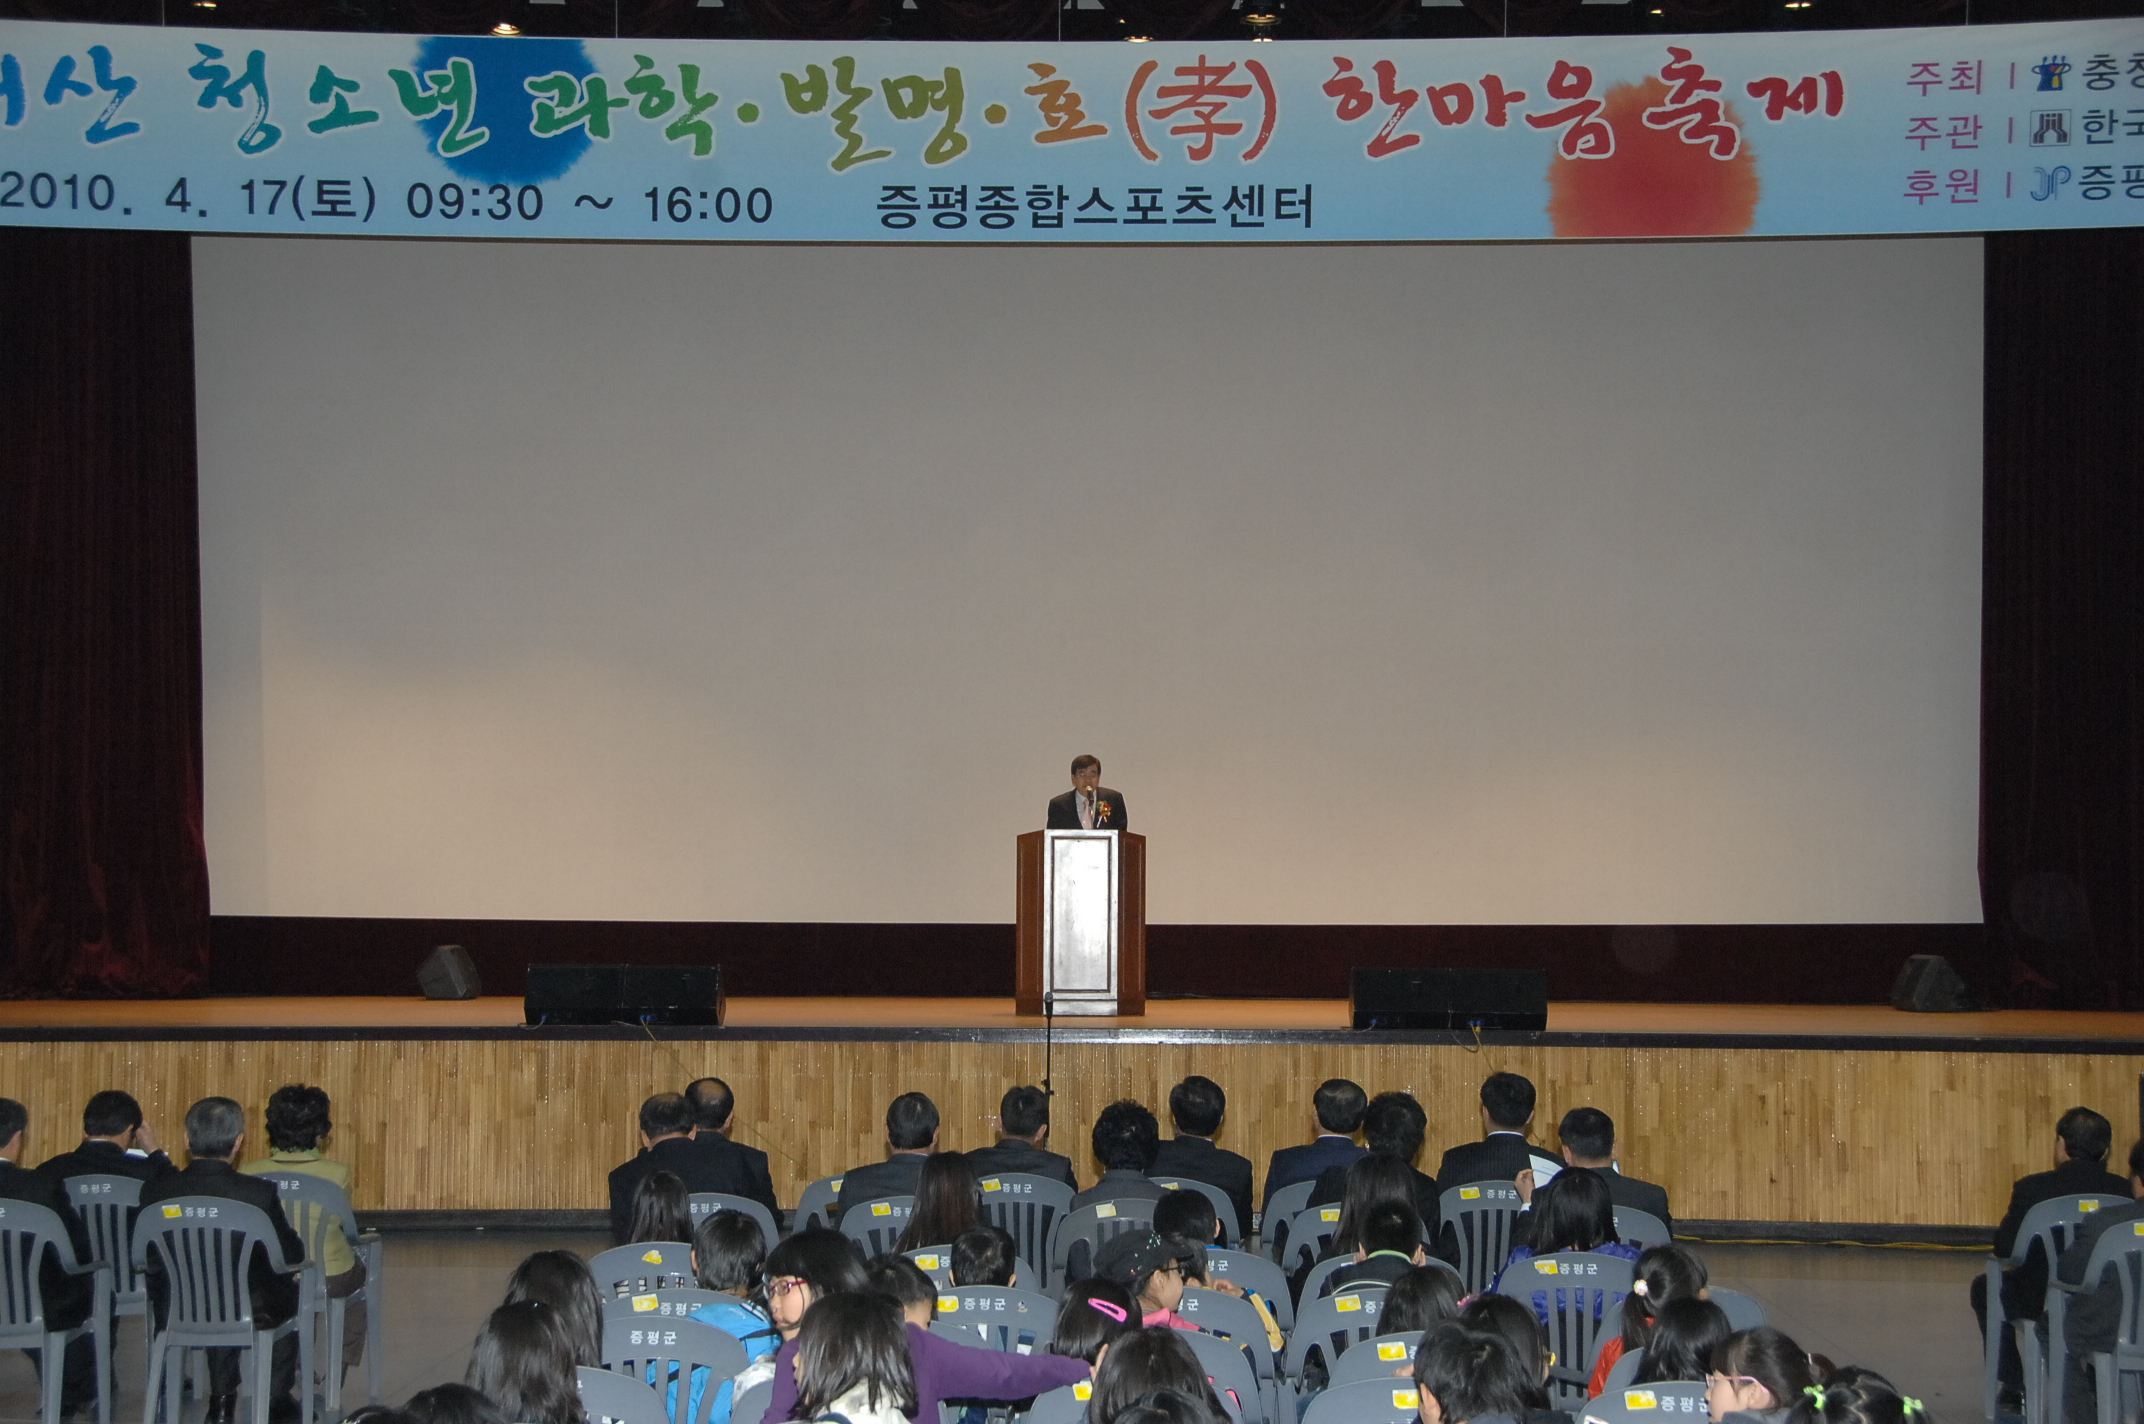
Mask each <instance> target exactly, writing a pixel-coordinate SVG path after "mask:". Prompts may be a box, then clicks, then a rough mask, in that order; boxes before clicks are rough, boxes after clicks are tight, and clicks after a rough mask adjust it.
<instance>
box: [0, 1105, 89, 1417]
mask: <svg viewBox="0 0 2144 1424" xmlns="http://www.w3.org/2000/svg"><path fill="white" fill-rule="evenodd" d="M29 1127H30V1111H29V1109H28V1108H25V1107H24V1106H23V1105H22V1104H21V1103H18V1102H16V1101H15V1100H14V1099H13V1098H0V1139H5V1140H4V1141H0V1197H4V1198H6V1199H7V1200H9V1201H19V1202H29V1203H30V1204H31V1205H33V1206H41V1207H44V1208H46V1209H48V1210H49V1211H51V1212H52V1214H53V1215H54V1216H57V1217H58V1218H59V1219H60V1225H61V1226H63V1227H65V1228H66V1230H67V1240H68V1242H69V1244H70V1245H72V1246H73V1247H74V1258H75V1260H77V1261H79V1262H85V1263H86V1262H87V1261H88V1260H89V1258H90V1256H91V1254H92V1252H91V1249H90V1244H89V1229H88V1228H87V1227H85V1226H84V1225H82V1218H81V1217H80V1216H77V1215H76V1214H75V1209H74V1207H73V1205H72V1204H70V1203H69V1202H68V1200H67V1193H66V1192H65V1191H63V1190H61V1188H60V1179H59V1178H58V1177H55V1176H52V1175H51V1174H50V1173H48V1172H46V1171H44V1170H43V1169H41V1168H40V1169H39V1170H37V1171H34V1172H33V1171H30V1170H29V1169H28V1168H25V1167H23V1166H22V1165H21V1162H22V1149H23V1141H24V1138H25V1137H26V1136H27V1135H28V1132H29ZM37 1279H38V1285H39V1287H40V1289H41V1293H42V1295H43V1296H44V1302H45V1321H46V1323H47V1325H48V1326H49V1327H50V1328H52V1329H55V1330H71V1329H73V1328H74V1327H75V1326H77V1325H80V1324H81V1323H82V1322H83V1321H85V1320H87V1319H89V1312H90V1308H91V1307H92V1306H93V1305H95V1304H96V1294H95V1287H94V1285H93V1284H92V1283H91V1280H90V1278H89V1277H88V1276H76V1275H70V1274H69V1273H68V1272H67V1271H65V1270H64V1269H62V1268H61V1266H60V1263H59V1253H58V1251H57V1250H56V1249H48V1250H47V1251H46V1252H45V1256H44V1259H43V1260H42V1261H40V1262H39V1263H38V1267H37ZM23 1353H24V1354H26V1355H28V1356H29V1357H30V1362H31V1363H32V1364H34V1365H36V1366H37V1367H38V1375H39V1377H40V1378H42V1377H43V1375H44V1361H42V1360H40V1359H39V1358H38V1356H39V1354H40V1353H42V1352H40V1351H37V1350H25V1351H23ZM60 1371H61V1373H60V1413H61V1414H63V1415H67V1414H73V1413H75V1412H76V1411H78V1410H81V1409H84V1408H86V1407H87V1406H89V1405H91V1404H94V1403H95V1402H96V1398H97V1354H96V1344H95V1342H93V1341H92V1340H90V1339H89V1337H88V1336H86V1335H85V1336H84V1337H82V1338H81V1339H79V1340H76V1341H73V1342H72V1343H70V1344H69V1345H68V1346H67V1349H66V1353H65V1354H64V1356H63V1357H62V1360H61V1365H60Z"/></svg>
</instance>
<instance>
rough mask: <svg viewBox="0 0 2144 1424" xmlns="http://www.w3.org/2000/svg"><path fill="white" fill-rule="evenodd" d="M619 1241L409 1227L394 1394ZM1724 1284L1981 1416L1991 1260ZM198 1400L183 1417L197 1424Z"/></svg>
mask: <svg viewBox="0 0 2144 1424" xmlns="http://www.w3.org/2000/svg"><path fill="white" fill-rule="evenodd" d="M609 1244H610V1243H609V1241H608V1239H607V1238H604V1237H599V1236H591V1235H581V1234H566V1233H535V1232H432V1231H421V1232H402V1233H390V1234H389V1236H388V1240H387V1268H386V1271H385V1275H386V1278H387V1296H386V1306H387V1317H386V1334H387V1340H386V1353H385V1355H384V1356H383V1357H382V1358H383V1359H384V1361H385V1364H386V1397H387V1399H388V1401H389V1402H391V1403H395V1404H400V1403H401V1402H402V1401H404V1400H406V1399H408V1398H409V1396H410V1395H411V1394H413V1393H415V1392H416V1391H417V1390H420V1389H427V1388H430V1387H431V1386H432V1385H435V1384H443V1383H446V1382H447V1381H450V1380H459V1379H460V1378H461V1377H462V1372H463V1370H464V1369H465V1368H466V1367H467V1365H468V1361H469V1342H470V1341H471V1340H473V1339H474V1338H475V1336H476V1332H477V1327H478V1326H479V1325H480V1324H482V1322H483V1319H484V1316H485V1315H486V1314H487V1313H488V1312H489V1311H490V1310H491V1309H492V1307H493V1306H495V1305H497V1304H498V1303H499V1300H500V1298H501V1297H502V1296H503V1295H504V1293H505V1288H506V1278H507V1275H508V1273H509V1272H511V1271H512V1269H513V1268H514V1266H515V1265H516V1264H518V1263H519V1262H520V1260H521V1259H522V1257H524V1256H525V1255H527V1254H528V1253H529V1252H531V1251H537V1250H546V1249H551V1248H555V1247H561V1246H563V1247H567V1248H570V1249H572V1250H575V1251H579V1252H581V1253H582V1254H583V1255H592V1254H593V1253H594V1252H596V1251H598V1250H601V1249H602V1248H603V1247H605V1246H607V1245H609ZM1699 1249H1700V1251H1701V1252H1702V1254H1703V1255H1704V1256H1705V1258H1706V1262H1707V1264H1708V1265H1709V1266H1710V1268H1711V1272H1712V1280H1713V1283H1714V1284H1717V1285H1721V1286H1727V1287H1731V1288H1733V1289H1735V1290H1741V1291H1746V1292H1748V1293H1749V1294H1751V1295H1754V1296H1756V1297H1757V1298H1758V1300H1759V1301H1761V1302H1762V1303H1763V1305H1764V1307H1765V1310H1766V1313H1767V1315H1768V1317H1769V1319H1770V1321H1771V1323H1772V1324H1773V1325H1776V1326H1778V1327H1779V1328H1780V1329H1782V1330H1784V1331H1786V1332H1787V1334H1789V1335H1790V1336H1792V1337H1793V1338H1794V1339H1795V1340H1796V1341H1798V1342H1800V1344H1801V1345H1802V1346H1803V1347H1804V1348H1805V1349H1809V1350H1813V1351H1815V1352H1816V1353H1818V1354H1822V1355H1827V1356H1829V1357H1830V1358H1831V1359H1832V1360H1834V1361H1835V1362H1837V1363H1840V1364H1846V1363H1853V1364H1859V1365H1865V1366H1867V1367H1869V1368H1872V1369H1876V1370H1880V1371H1882V1372H1883V1373H1884V1374H1885V1375H1887V1376H1889V1377H1890V1378H1891V1380H1892V1381H1893V1382H1895V1383H1896V1384H1897V1385H1898V1386H1899V1387H1900V1388H1901V1389H1903V1390H1905V1391H1906V1392H1907V1393H1909V1394H1912V1395H1914V1396H1915V1397H1917V1398H1919V1399H1921V1400H1923V1401H1925V1402H1926V1403H1927V1405H1928V1408H1929V1411H1930V1414H1931V1415H1932V1416H1933V1419H1934V1420H1935V1421H1937V1424H1966V1421H1969V1420H1975V1419H1978V1418H1979V1417H1980V1402H1979V1388H1980V1346H1979V1341H1978V1337H1977V1335H1976V1333H1975V1328H1974V1324H1973V1313H1972V1311H1971V1309H1970V1308H1969V1307H1968V1306H1967V1304H1966V1287H1967V1284H1968V1282H1970V1281H1971V1279H1972V1278H1973V1276H1974V1275H1975V1274H1976V1273H1977V1272H1978V1271H1979V1268H1980V1261H1981V1259H1982V1258H1981V1256H1980V1255H1979V1254H1978V1253H1976V1252H1965V1251H1907V1250H1897V1249H1869V1248H1852V1247H1836V1246H1722V1245H1707V1246H1703V1247H1701V1248H1699ZM118 1344H119V1362H118V1372H119V1379H120V1381H121V1383H120V1388H119V1396H118V1398H117V1400H115V1401H114V1404H115V1408H114V1410H113V1418H114V1419H117V1420H129V1419H137V1418H139V1417H140V1413H141V1404H142V1386H141V1375H142V1353H141V1348H142V1347H141V1327H140V1325H139V1324H138V1323H136V1322H135V1321H134V1320H132V1319H130V1320H128V1321H127V1322H125V1323H124V1324H122V1325H121V1326H120V1330H119V1341H118ZM346 1389H347V1390H348V1393H347V1394H346V1396H345V1407H346V1408H354V1407H356V1406H357V1405H358V1404H361V1403H363V1402H364V1371H363V1369H362V1368H360V1369H358V1370H355V1371H352V1372H351V1377H350V1380H349V1382H348V1384H347V1386H346ZM200 1416H201V1406H200V1405H199V1404H198V1403H189V1404H188V1406H187V1409H186V1412H185V1414H184V1415H183V1416H182V1424H198V1421H199V1419H200ZM36 1417H37V1394H36V1381H35V1378H34V1377H33V1376H32V1374H31V1371H30V1366H29V1363H28V1361H27V1358H26V1357H25V1356H23V1355H22V1354H19V1353H17V1352H15V1351H12V1350H11V1351H7V1352H5V1353H4V1354H0V1420H5V1421H15V1420H34V1419H35V1418H36Z"/></svg>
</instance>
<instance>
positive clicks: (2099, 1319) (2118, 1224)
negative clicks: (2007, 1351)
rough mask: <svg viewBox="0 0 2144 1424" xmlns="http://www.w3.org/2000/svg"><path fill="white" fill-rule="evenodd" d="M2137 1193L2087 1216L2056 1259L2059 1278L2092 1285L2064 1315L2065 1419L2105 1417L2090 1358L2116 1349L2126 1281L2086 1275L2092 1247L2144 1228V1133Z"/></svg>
mask: <svg viewBox="0 0 2144 1424" xmlns="http://www.w3.org/2000/svg"><path fill="white" fill-rule="evenodd" d="M2126 1185H2127V1187H2128V1192H2129V1196H2130V1197H2131V1198H2132V1200H2130V1201H2129V1202H2127V1203H2125V1204H2124V1205H2122V1206H2109V1207H2101V1208H2100V1209H2099V1210H2098V1211H2095V1212H2093V1213H2092V1214H2091V1215H2090V1216H2087V1217H2086V1218H2085V1219H2084V1224H2083V1225H2082V1226H2080V1227H2078V1228H2077V1235H2076V1237H2075V1238H2074V1239H2073V1240H2071V1242H2070V1245H2069V1249H2068V1250H2067V1251H2064V1252H2063V1253H2062V1259H2061V1260H2060V1261H2058V1262H2057V1263H2056V1264H2055V1277H2056V1279H2058V1280H2062V1281H2066V1282H2068V1283H2069V1284H2071V1285H2073V1286H2086V1287H2088V1289H2086V1290H2085V1291H2083V1292H2082V1293H2081V1294H2079V1295H2076V1296H2073V1297H2071V1299H2070V1302H2069V1305H2068V1307H2067V1310H2066V1313H2065V1314H2064V1316H2063V1336H2064V1338H2065V1339H2066V1340H2067V1341H2068V1342H2069V1365H2068V1367H2067V1368H2066V1369H2065V1370H2064V1371H2063V1376H2062V1400H2063V1404H2062V1411H2063V1414H2062V1417H2063V1421H2064V1424H2093V1421H2094V1420H2096V1419H2097V1418H2098V1417H2099V1406H2098V1396H2097V1394H2096V1393H2094V1391H2093V1389H2092V1376H2091V1372H2090V1371H2089V1370H2088V1369H2087V1368H2086V1362H2087V1361H2089V1360H2090V1359H2091V1357H2092V1356H2093V1355H2094V1354H2097V1353H2101V1352H2104V1351H2107V1350H2112V1349H2113V1348H2114V1332H2115V1330H2116V1328H2117V1327H2118V1326H2120V1324H2121V1320H2122V1284H2121V1281H2120V1280H2119V1279H2117V1275H2118V1273H2117V1272H2115V1271H2106V1272H2103V1273H2102V1274H2101V1276H2100V1278H2099V1279H2098V1280H2097V1281H2087V1280H2085V1278H2084V1268H2085V1266H2086V1264H2087V1263H2088V1262H2090V1261H2091V1259H2092V1248H2093V1247H2095V1246H2097V1245H2098V1244H2099V1240H2100V1238H2101V1237H2102V1236H2105V1235H2106V1234H2107V1233H2108V1232H2110V1231H2118V1232H2121V1233H2123V1234H2124V1235H2128V1234H2129V1233H2131V1232H2140V1233H2144V1138H2139V1139H2138V1140H2137V1143H2136V1145H2135V1146H2133V1147H2131V1148H2130V1149H2129V1181H2128V1183H2127V1184H2126Z"/></svg>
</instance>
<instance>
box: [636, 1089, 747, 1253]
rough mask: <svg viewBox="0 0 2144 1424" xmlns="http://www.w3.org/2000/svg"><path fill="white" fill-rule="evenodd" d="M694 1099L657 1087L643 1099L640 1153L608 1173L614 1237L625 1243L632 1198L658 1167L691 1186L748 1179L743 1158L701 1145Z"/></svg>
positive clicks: (707, 1188)
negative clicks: (699, 1148)
mask: <svg viewBox="0 0 2144 1424" xmlns="http://www.w3.org/2000/svg"><path fill="white" fill-rule="evenodd" d="M692 1127H693V1121H692V1105H691V1104H690V1103H688V1102H686V1101H685V1095H684V1094H683V1093H657V1094H655V1096H653V1097H651V1098H649V1099H648V1100H647V1101H646V1102H644V1103H642V1104H641V1105H640V1154H639V1155H638V1156H637V1157H634V1158H633V1159H632V1160H630V1161H627V1162H621V1163H619V1164H618V1165H617V1166H616V1167H613V1168H612V1169H611V1173H610V1235H611V1241H612V1242H613V1243H614V1244H616V1245H619V1246H623V1245H624V1244H625V1243H626V1242H627V1241H628V1240H630V1239H631V1238H632V1235H633V1198H634V1197H635V1196H637V1195H638V1194H639V1192H640V1184H641V1183H642V1182H645V1181H646V1180H647V1179H648V1178H650V1177H652V1176H654V1175H655V1174H656V1173H657V1172H670V1173H674V1174H675V1175H676V1176H677V1178H678V1180H679V1181H681V1182H683V1183H684V1184H685V1190H686V1191H688V1192H729V1193H731V1194H732V1195H736V1196H742V1195H744V1193H742V1192H739V1191H738V1190H737V1189H738V1188H739V1187H741V1186H744V1185H746V1183H745V1180H744V1174H743V1170H742V1166H741V1159H740V1158H737V1157H734V1156H731V1155H729V1154H727V1153H724V1154H721V1155H719V1156H717V1155H714V1154H709V1153H706V1152H702V1151H697V1150H695V1148H694V1145H693V1140H692Z"/></svg>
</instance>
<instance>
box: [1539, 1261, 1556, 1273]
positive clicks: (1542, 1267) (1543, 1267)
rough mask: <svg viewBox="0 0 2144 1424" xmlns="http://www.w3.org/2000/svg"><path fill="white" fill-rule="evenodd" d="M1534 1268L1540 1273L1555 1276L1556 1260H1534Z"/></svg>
mask: <svg viewBox="0 0 2144 1424" xmlns="http://www.w3.org/2000/svg"><path fill="white" fill-rule="evenodd" d="M1534 1270H1535V1272H1536V1273H1538V1274H1540V1275H1544V1276H1553V1275H1555V1274H1556V1263H1555V1262H1554V1261H1536V1262H1534Z"/></svg>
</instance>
